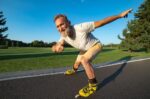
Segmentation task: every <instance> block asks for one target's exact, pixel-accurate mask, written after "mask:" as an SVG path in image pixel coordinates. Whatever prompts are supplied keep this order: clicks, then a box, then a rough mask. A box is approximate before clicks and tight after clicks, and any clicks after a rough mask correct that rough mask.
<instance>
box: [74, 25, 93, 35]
mask: <svg viewBox="0 0 150 99" xmlns="http://www.w3.org/2000/svg"><path fill="white" fill-rule="evenodd" d="M75 27H76V29H77V30H79V31H81V32H86V33H90V32H92V31H94V29H95V26H94V22H84V23H80V24H77V25H76V26H75Z"/></svg>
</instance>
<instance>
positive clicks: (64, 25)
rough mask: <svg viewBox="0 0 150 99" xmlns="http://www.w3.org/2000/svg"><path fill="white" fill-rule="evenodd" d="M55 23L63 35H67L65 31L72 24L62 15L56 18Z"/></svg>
mask: <svg viewBox="0 0 150 99" xmlns="http://www.w3.org/2000/svg"><path fill="white" fill-rule="evenodd" d="M55 24H56V27H57V30H58V31H59V32H60V33H61V34H62V35H63V36H67V34H66V33H65V31H66V30H67V28H68V27H69V26H70V24H69V22H68V21H67V20H65V18H63V17H60V18H58V19H56V21H55Z"/></svg>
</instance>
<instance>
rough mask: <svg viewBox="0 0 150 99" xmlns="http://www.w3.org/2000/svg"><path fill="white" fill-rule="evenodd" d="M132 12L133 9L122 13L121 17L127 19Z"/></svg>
mask: <svg viewBox="0 0 150 99" xmlns="http://www.w3.org/2000/svg"><path fill="white" fill-rule="evenodd" d="M132 10H133V9H132V8H131V9H128V10H126V11H124V12H122V13H121V14H120V17H124V18H127V17H128V13H130V12H131V11H132Z"/></svg>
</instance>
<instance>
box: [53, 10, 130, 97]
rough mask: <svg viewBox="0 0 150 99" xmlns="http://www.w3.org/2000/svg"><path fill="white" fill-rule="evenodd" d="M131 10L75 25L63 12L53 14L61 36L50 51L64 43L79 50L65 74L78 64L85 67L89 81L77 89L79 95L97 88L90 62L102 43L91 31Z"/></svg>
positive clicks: (91, 92) (74, 68)
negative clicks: (71, 66) (70, 67)
mask: <svg viewBox="0 0 150 99" xmlns="http://www.w3.org/2000/svg"><path fill="white" fill-rule="evenodd" d="M131 10H132V9H129V10H126V11H124V12H122V13H121V14H119V15H116V16H111V17H107V18H105V19H103V20H99V21H95V22H84V23H80V24H76V25H71V22H70V20H69V19H68V18H67V16H65V15H63V14H59V15H56V16H55V18H54V22H55V24H56V27H57V30H58V31H59V32H60V34H61V37H60V40H59V41H58V42H57V44H55V45H53V47H52V51H54V52H57V53H59V52H62V51H63V49H64V47H63V46H64V44H65V43H68V44H70V45H71V46H73V47H75V48H77V49H79V51H80V52H79V55H78V56H77V59H76V61H75V63H74V65H73V68H72V69H71V70H67V71H66V72H65V74H66V75H71V74H74V73H76V72H77V69H78V67H79V66H80V64H81V65H82V66H83V68H84V69H85V72H86V75H87V77H88V82H89V83H88V85H87V86H85V87H83V88H82V89H81V90H79V94H80V96H83V97H88V96H89V95H91V94H93V93H94V92H95V91H96V90H97V80H96V76H95V73H94V69H93V66H92V64H91V62H92V60H93V59H94V58H95V56H96V55H97V54H98V53H99V52H100V51H101V50H102V44H101V42H100V41H99V40H98V39H97V38H96V37H94V36H93V34H92V33H91V32H92V31H94V30H95V29H96V28H98V27H101V26H103V25H105V24H108V23H110V22H112V21H114V20H116V19H119V18H123V17H125V16H127V14H128V13H129V12H131Z"/></svg>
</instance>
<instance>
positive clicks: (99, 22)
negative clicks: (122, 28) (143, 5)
mask: <svg viewBox="0 0 150 99" xmlns="http://www.w3.org/2000/svg"><path fill="white" fill-rule="evenodd" d="M131 11H132V9H129V10H126V11H124V12H122V13H121V14H119V15H116V16H111V17H107V18H105V19H103V20H99V21H95V22H94V25H95V28H98V27H101V26H103V25H105V24H108V23H110V22H112V21H115V20H116V19H119V18H122V17H125V16H127V15H128V13H129V12H131Z"/></svg>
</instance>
